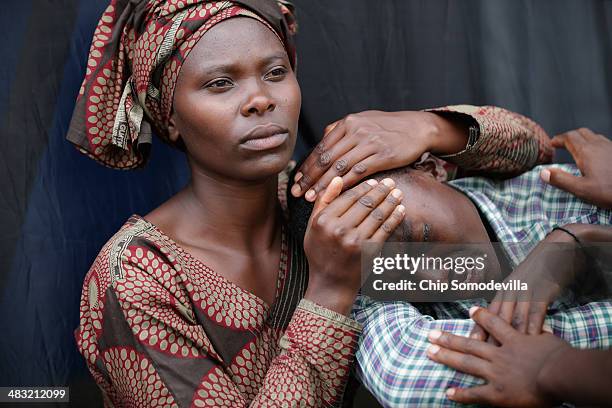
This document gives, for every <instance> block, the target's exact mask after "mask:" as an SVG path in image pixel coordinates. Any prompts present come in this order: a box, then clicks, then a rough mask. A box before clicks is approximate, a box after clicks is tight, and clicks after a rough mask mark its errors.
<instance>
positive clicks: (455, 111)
mask: <svg viewBox="0 0 612 408" xmlns="http://www.w3.org/2000/svg"><path fill="white" fill-rule="evenodd" d="M428 111H429V112H435V113H437V114H440V115H444V116H451V117H453V118H457V119H462V118H464V119H466V120H467V121H468V122H472V123H474V124H475V125H477V127H478V130H479V131H478V132H477V136H476V135H475V136H474V137H472V135H470V139H469V140H468V144H467V146H466V148H465V149H464V150H462V151H460V152H458V153H455V154H451V155H445V156H440V158H441V159H444V160H446V161H448V162H451V163H453V164H455V165H457V166H458V167H459V168H460V169H461V170H463V171H468V172H469V173H470V174H473V173H475V172H477V173H488V174H498V175H516V174H519V173H522V172H524V171H526V170H529V169H531V168H532V167H534V166H536V165H537V164H543V163H549V162H550V161H551V160H552V146H551V144H550V138H549V137H548V135H547V134H546V132H545V131H544V129H542V128H541V127H540V126H539V125H538V124H537V123H535V122H534V121H532V120H531V119H529V118H527V117H525V116H522V115H520V114H518V113H514V112H511V111H508V110H506V109H503V108H498V107H495V106H471V105H454V106H447V107H443V108H436V109H429V110H428Z"/></svg>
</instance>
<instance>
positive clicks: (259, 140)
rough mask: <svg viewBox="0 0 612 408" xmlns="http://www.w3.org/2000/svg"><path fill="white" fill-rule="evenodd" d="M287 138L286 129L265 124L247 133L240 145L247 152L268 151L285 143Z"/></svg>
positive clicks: (274, 124)
mask: <svg viewBox="0 0 612 408" xmlns="http://www.w3.org/2000/svg"><path fill="white" fill-rule="evenodd" d="M288 137H289V131H288V130H287V128H285V127H283V126H281V125H279V124H276V123H267V124H264V125H257V126H255V127H254V128H253V129H251V130H250V131H248V132H247V134H246V135H244V137H243V138H242V139H241V140H240V145H241V146H242V147H244V148H245V149H248V150H269V149H274V148H276V147H279V146H280V145H282V144H283V143H285V141H286V140H287V138H288Z"/></svg>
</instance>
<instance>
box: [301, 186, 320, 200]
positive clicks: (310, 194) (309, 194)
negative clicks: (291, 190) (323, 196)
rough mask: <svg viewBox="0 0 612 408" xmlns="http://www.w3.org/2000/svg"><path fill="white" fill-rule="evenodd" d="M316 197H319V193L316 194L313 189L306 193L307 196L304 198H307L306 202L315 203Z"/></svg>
mask: <svg viewBox="0 0 612 408" xmlns="http://www.w3.org/2000/svg"><path fill="white" fill-rule="evenodd" d="M316 196H317V193H315V191H314V190H313V189H312V188H311V189H310V190H308V191H307V192H306V195H305V196H304V197H306V200H308V201H314V199H315V197H316Z"/></svg>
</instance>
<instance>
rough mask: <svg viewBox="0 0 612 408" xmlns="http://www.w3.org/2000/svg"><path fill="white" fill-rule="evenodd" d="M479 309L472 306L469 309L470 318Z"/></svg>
mask: <svg viewBox="0 0 612 408" xmlns="http://www.w3.org/2000/svg"><path fill="white" fill-rule="evenodd" d="M478 309H480V307H478V306H472V307H470V317H472V316H474V313H476V311H477V310H478Z"/></svg>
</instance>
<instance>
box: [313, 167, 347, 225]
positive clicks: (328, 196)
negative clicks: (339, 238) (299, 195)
mask: <svg viewBox="0 0 612 408" xmlns="http://www.w3.org/2000/svg"><path fill="white" fill-rule="evenodd" d="M341 192H342V178H341V177H337V178H335V179H333V180H332V181H331V183H330V184H329V188H328V189H326V190H325V192H324V193H323V194H322V195H321V197H319V199H318V200H317V202H316V203H315V206H314V208H313V210H312V214H311V218H313V217H314V216H315V215H317V214H318V213H320V212H321V211H322V210H323V209H324V208H326V207H327V206H328V205H329V204H331V203H332V202H333V201H334V200H335V199H336V197H338V196H339V195H340V193H341Z"/></svg>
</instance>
